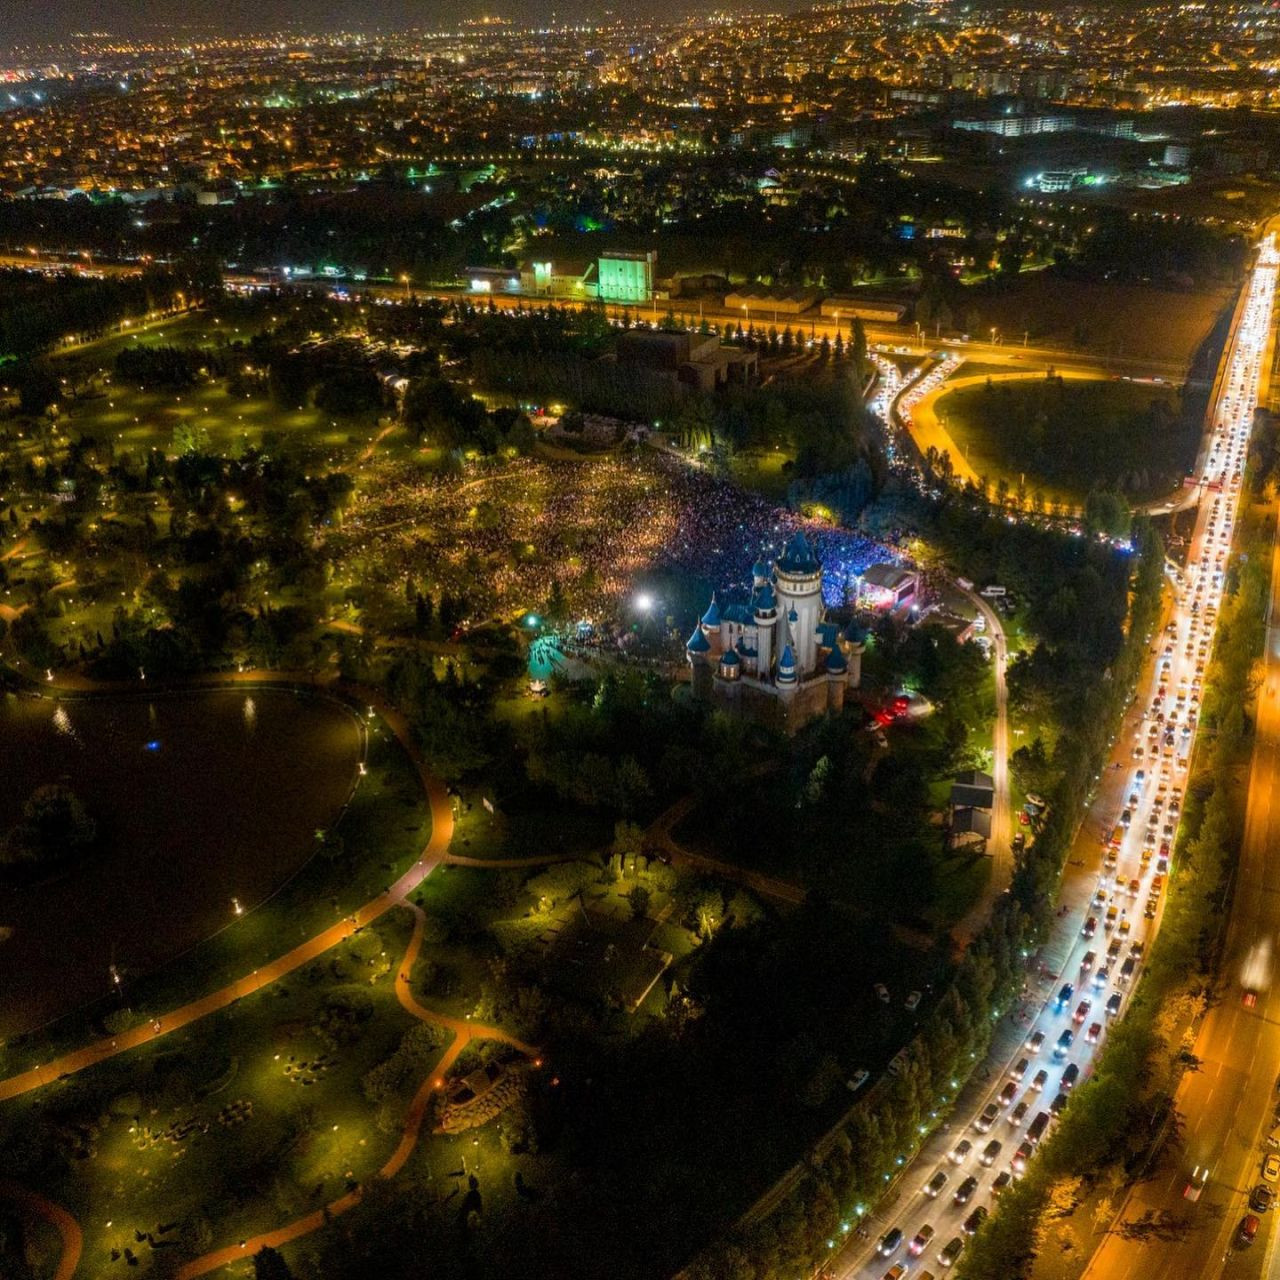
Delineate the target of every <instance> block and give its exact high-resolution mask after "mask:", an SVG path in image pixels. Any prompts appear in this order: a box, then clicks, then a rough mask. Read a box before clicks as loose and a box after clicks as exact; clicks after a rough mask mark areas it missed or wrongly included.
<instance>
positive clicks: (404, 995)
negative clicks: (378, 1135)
mask: <svg viewBox="0 0 1280 1280" xmlns="http://www.w3.org/2000/svg"><path fill="white" fill-rule="evenodd" d="M402 905H403V906H405V907H407V908H408V909H409V910H410V911H412V912H413V935H412V936H411V937H410V939H409V945H408V947H407V948H406V950H405V953H404V959H403V960H402V961H401V962H400V967H399V970H398V972H397V973H396V996H397V998H398V999H399V1001H400V1003H401V1004H402V1005H403V1006H404V1007H405V1008H406V1009H407V1010H408V1011H409V1012H410V1013H411V1014H413V1016H414V1017H415V1018H419V1019H421V1020H422V1021H423V1022H429V1023H431V1024H432V1025H433V1026H438V1027H444V1028H446V1029H447V1030H448V1031H450V1032H452V1033H453V1040H452V1041H451V1043H450V1044H449V1047H448V1048H447V1049H446V1050H445V1053H444V1056H443V1057H442V1058H441V1059H440V1061H439V1062H438V1063H437V1064H436V1066H435V1069H434V1070H433V1071H432V1072H431V1074H430V1075H429V1076H428V1077H427V1078H426V1079H425V1080H424V1081H423V1082H422V1084H421V1085H420V1086H419V1087H418V1091H417V1093H415V1094H414V1095H413V1100H412V1101H411V1102H410V1103H409V1110H408V1112H407V1113H406V1115H405V1120H404V1125H403V1127H402V1129H401V1132H400V1141H399V1143H398V1144H397V1145H396V1149H395V1150H394V1151H393V1152H392V1153H391V1156H390V1158H389V1159H388V1160H387V1162H386V1163H385V1164H384V1165H383V1166H382V1168H381V1169H379V1170H378V1173H377V1177H379V1178H382V1179H384V1180H385V1179H388V1178H394V1177H395V1176H396V1174H397V1173H399V1172H400V1170H401V1169H403V1168H404V1166H405V1162H406V1161H407V1160H408V1159H409V1157H410V1155H412V1154H413V1149H414V1148H415V1147H416V1146H417V1145H418V1138H419V1136H420V1135H421V1132H422V1122H423V1120H424V1119H425V1118H426V1115H427V1112H428V1111H429V1110H430V1107H431V1102H432V1099H433V1097H434V1096H435V1094H436V1093H438V1092H439V1091H440V1090H441V1089H442V1088H444V1082H445V1079H446V1078H447V1076H448V1074H449V1070H450V1068H451V1067H452V1066H453V1064H454V1063H455V1062H456V1061H457V1059H458V1055H459V1054H460V1053H461V1052H462V1051H463V1049H465V1048H466V1047H467V1045H469V1044H470V1043H471V1041H472V1040H500V1041H502V1042H503V1043H504V1044H509V1045H511V1046H512V1047H513V1048H516V1049H519V1050H520V1052H521V1053H523V1054H524V1055H525V1056H526V1057H529V1058H534V1059H535V1061H536V1060H537V1059H536V1056H535V1055H536V1054H537V1050H536V1049H534V1048H533V1047H532V1046H531V1045H527V1044H525V1043H524V1042H523V1041H521V1040H517V1039H516V1038H515V1037H514V1036H511V1035H508V1034H507V1033H506V1032H505V1031H503V1030H502V1029H501V1028H499V1027H489V1026H484V1025H481V1024H478V1023H474V1022H470V1021H468V1020H467V1019H465V1018H454V1017H450V1016H448V1015H447V1014H442V1013H436V1012H435V1011H434V1010H432V1009H428V1008H426V1007H425V1006H424V1005H421V1004H419V1003H418V1001H417V1000H416V999H415V998H414V995H413V992H412V990H411V989H410V985H409V979H410V975H411V974H412V972H413V965H414V962H415V961H416V960H417V958H418V952H419V951H420V950H421V947H422V929H423V924H424V922H425V920H426V916H425V915H424V914H423V912H422V908H421V907H419V906H418V905H417V904H416V903H413V902H406V903H403V904H402ZM362 1199H364V1188H363V1187H360V1186H357V1187H353V1188H352V1189H351V1190H350V1191H348V1192H347V1193H346V1194H345V1195H341V1196H339V1197H338V1198H337V1199H336V1200H331V1201H330V1202H329V1203H328V1204H327V1205H323V1206H322V1207H321V1208H319V1209H316V1210H314V1211H313V1212H311V1213H308V1214H304V1215H303V1216H302V1217H301V1218H295V1219H294V1220H293V1221H292V1222H288V1223H285V1225H284V1226H282V1227H276V1228H275V1230H273V1231H265V1232H263V1233H262V1234H261V1235H257V1236H252V1237H250V1238H249V1239H247V1240H242V1241H240V1242H239V1243H237V1244H234V1245H228V1246H226V1247H225V1248H222V1249H215V1250H213V1251H212V1252H210V1253H206V1254H203V1255H202V1256H200V1257H199V1258H194V1259H193V1260H192V1261H190V1262H188V1263H186V1264H185V1265H184V1266H183V1267H182V1268H181V1269H180V1270H179V1271H178V1273H177V1275H178V1280H192V1277H195V1276H203V1275H208V1273H209V1272H211V1271H217V1270H218V1269H219V1268H220V1267H225V1266H229V1265H230V1264H231V1263H234V1262H239V1261H241V1260H243V1259H244V1258H251V1257H253V1255H254V1254H255V1253H257V1252H258V1251H259V1250H260V1249H265V1248H272V1249H278V1248H280V1246H281V1245H286V1244H290V1243H292V1242H293V1241H294V1240H299V1239H301V1238H302V1237H303V1236H306V1235H310V1234H311V1232H313V1231H317V1230H319V1229H320V1228H321V1227H323V1226H326V1225H327V1224H328V1223H329V1222H331V1221H332V1220H333V1219H334V1218H336V1217H337V1216H338V1215H339V1214H342V1213H346V1212H347V1210H348V1209H354V1208H355V1207H356V1205H358V1204H359V1203H360V1201H361V1200H362Z"/></svg>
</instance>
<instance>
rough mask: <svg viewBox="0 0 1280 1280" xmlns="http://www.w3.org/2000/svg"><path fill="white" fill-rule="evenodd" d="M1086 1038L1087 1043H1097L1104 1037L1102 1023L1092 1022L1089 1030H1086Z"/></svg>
mask: <svg viewBox="0 0 1280 1280" xmlns="http://www.w3.org/2000/svg"><path fill="white" fill-rule="evenodd" d="M1084 1039H1085V1043H1086V1044H1097V1043H1098V1041H1099V1040H1101V1039H1102V1023H1100V1022H1091V1023H1090V1024H1089V1030H1088V1031H1087V1032H1085V1037H1084Z"/></svg>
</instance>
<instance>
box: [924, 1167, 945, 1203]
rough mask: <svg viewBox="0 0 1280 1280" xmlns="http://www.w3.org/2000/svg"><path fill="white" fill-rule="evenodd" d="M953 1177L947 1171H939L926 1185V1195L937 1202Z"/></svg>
mask: <svg viewBox="0 0 1280 1280" xmlns="http://www.w3.org/2000/svg"><path fill="white" fill-rule="evenodd" d="M950 1178H951V1175H950V1174H949V1173H948V1172H947V1171H946V1170H945V1169H938V1170H936V1171H935V1172H934V1175H933V1177H932V1178H930V1179H929V1181H928V1182H926V1183H925V1184H924V1193H925V1195H927V1196H928V1197H929V1199H930V1200H936V1199H937V1198H938V1196H939V1195H940V1194H941V1193H942V1188H943V1187H945V1186H946V1185H947V1183H948V1181H949V1180H950Z"/></svg>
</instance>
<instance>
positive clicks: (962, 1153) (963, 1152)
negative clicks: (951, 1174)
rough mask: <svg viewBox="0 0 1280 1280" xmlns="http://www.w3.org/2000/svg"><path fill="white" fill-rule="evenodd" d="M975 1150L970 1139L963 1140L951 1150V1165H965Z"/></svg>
mask: <svg viewBox="0 0 1280 1280" xmlns="http://www.w3.org/2000/svg"><path fill="white" fill-rule="evenodd" d="M972 1150H973V1143H972V1142H970V1141H969V1139H968V1138H961V1139H960V1141H959V1142H957V1143H956V1145H955V1146H954V1147H952V1148H951V1163H952V1164H963V1163H964V1161H965V1157H966V1156H968V1154H969V1152H970V1151H972Z"/></svg>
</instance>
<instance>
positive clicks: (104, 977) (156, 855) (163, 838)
mask: <svg viewBox="0 0 1280 1280" xmlns="http://www.w3.org/2000/svg"><path fill="white" fill-rule="evenodd" d="M359 760H360V734H359V726H358V725H357V723H356V721H355V719H354V717H353V716H352V715H350V714H349V713H348V712H347V711H346V709H345V708H343V707H342V706H341V705H340V704H338V703H336V702H334V701H333V700H331V699H329V698H325V697H321V696H312V695H299V694H294V693H292V692H289V691H287V690H282V689H252V690H249V689H228V690H207V691H206V690H202V691H196V692H190V693H179V694H164V695H161V696H157V697H154V698H133V697H128V698H125V697H120V698H117V697H103V698H91V699H67V700H64V701H61V702H54V701H50V700H44V699H18V698H15V697H0V779H2V781H0V833H3V832H7V831H9V830H10V829H11V828H12V827H13V826H14V824H15V823H17V822H18V821H19V820H20V819H21V816H22V806H23V802H24V801H25V800H26V798H27V797H28V796H29V795H30V794H31V792H32V791H34V790H35V788H36V787H38V786H41V785H43V784H44V783H49V782H63V783H66V784H67V785H68V786H70V787H71V788H72V790H74V791H75V792H76V794H77V795H78V796H79V797H80V798H81V800H82V801H83V802H84V805H85V807H86V809H87V810H88V811H89V814H90V815H91V816H92V817H93V818H94V819H95V821H96V822H97V825H98V835H99V839H98V844H97V847H96V849H95V850H94V852H93V853H92V854H90V855H88V856H87V857H86V858H85V859H83V860H82V861H81V862H79V863H78V864H76V865H75V866H74V867H72V868H69V869H67V870H65V871H63V872H60V873H59V874H57V875H55V876H53V877H51V878H48V879H46V880H44V881H43V882H42V883H40V884H32V885H24V886H23V887H21V888H13V887H10V888H0V935H3V934H4V933H5V932H6V931H11V932H10V933H9V934H8V936H7V938H4V940H0V1037H8V1036H10V1035H13V1034H15V1033H16V1032H19V1031H22V1030H27V1029H30V1028H32V1027H36V1026H39V1025H41V1024H43V1023H44V1022H46V1021H48V1020H49V1019H51V1018H54V1017H57V1016H58V1015H60V1014H62V1013H66V1012H68V1011H69V1010H71V1009H73V1008H75V1007H77V1006H79V1005H81V1004H84V1003H85V1002H87V1001H90V1000H95V999H97V998H99V997H101V996H103V995H106V994H109V992H110V985H109V984H110V976H109V966H110V965H111V964H115V965H117V966H118V967H119V968H120V969H121V970H122V971H123V972H125V973H130V972H132V973H139V972H145V971H147V970H149V969H151V968H154V967H155V966H157V965H159V964H161V963H163V962H164V961H165V960H167V959H170V958H172V957H173V956H174V955H176V954H177V953H178V952H180V951H182V950H184V949H185V948H186V947H189V946H191V945H192V944H193V943H196V942H198V941H200V940H201V939H203V938H206V937H208V936H209V935H210V934H212V933H214V932H215V931H216V930H218V929H220V928H222V927H223V926H225V925H226V924H227V923H228V922H229V921H230V920H232V919H233V906H232V899H233V898H237V899H238V900H239V901H240V903H241V904H242V906H243V907H244V908H245V909H246V910H248V909H249V908H251V907H252V906H253V905H254V904H255V903H257V902H260V901H261V900H262V899H263V898H265V897H267V896H268V895H270V894H271V893H272V892H273V891H274V890H275V889H276V888H277V887H278V886H279V885H280V884H281V883H282V882H283V881H285V880H286V879H287V878H288V877H289V876H290V875H291V874H293V873H294V872H295V871H297V869H298V868H299V867H300V866H302V865H303V864H304V863H305V862H306V861H307V859H308V858H309V857H310V856H311V853H312V850H313V847H314V842H315V832H316V829H317V828H322V827H327V826H328V825H329V824H330V823H331V822H332V821H333V820H334V818H335V817H336V816H337V815H338V813H339V812H340V810H341V808H342V806H343V805H344V804H345V802H346V800H347V797H348V795H349V794H350V791H351V786H352V783H353V781H354V779H355V775H356V772H357V769H358V767H359Z"/></svg>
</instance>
